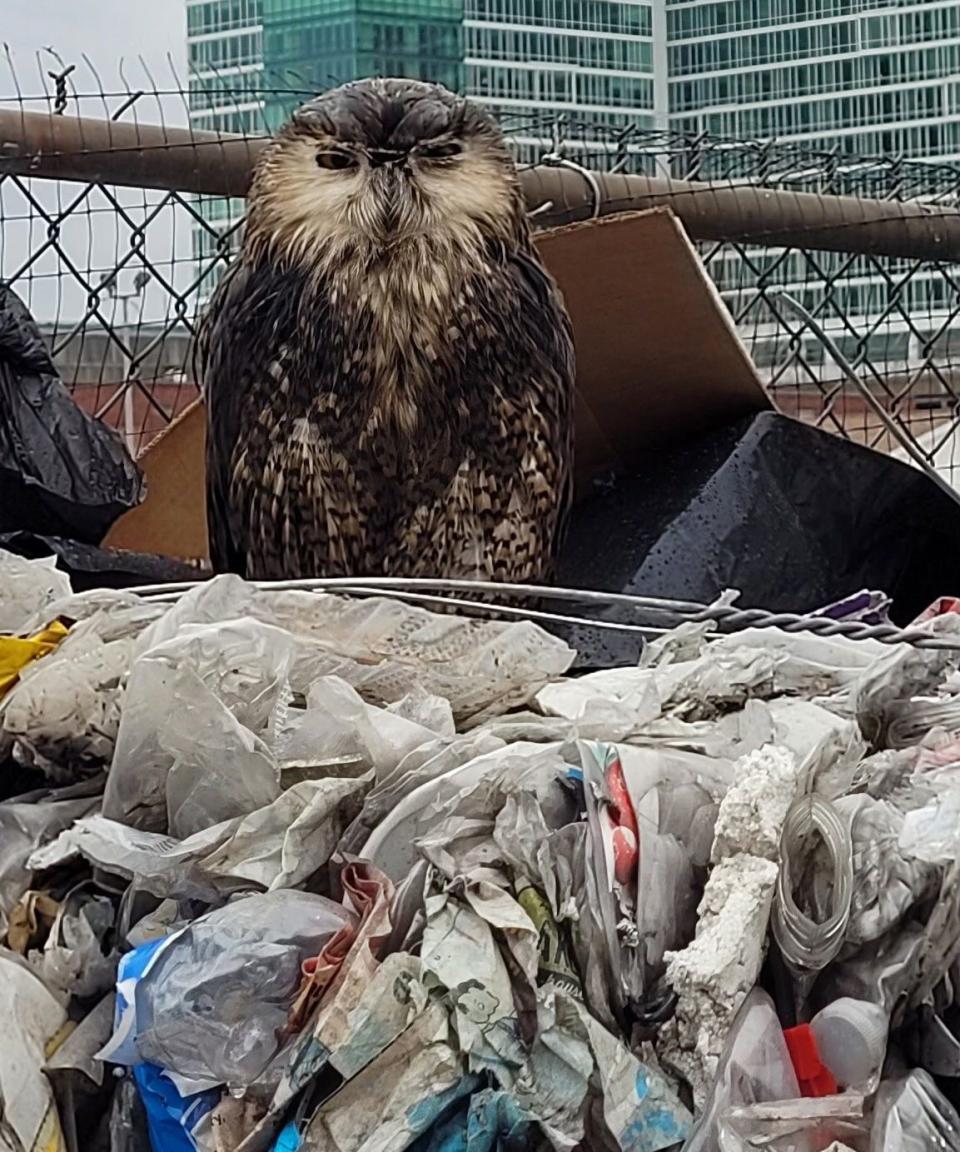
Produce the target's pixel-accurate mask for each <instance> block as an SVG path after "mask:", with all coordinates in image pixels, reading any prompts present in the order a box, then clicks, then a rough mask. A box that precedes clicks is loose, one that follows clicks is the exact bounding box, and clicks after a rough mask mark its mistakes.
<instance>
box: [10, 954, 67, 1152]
mask: <svg viewBox="0 0 960 1152" xmlns="http://www.w3.org/2000/svg"><path fill="white" fill-rule="evenodd" d="M0 1019H2V1020H3V1045H2V1047H0V1115H2V1118H3V1119H2V1125H0V1147H2V1148H3V1149H4V1152H7V1150H8V1149H9V1152H21V1150H24V1149H25V1150H28V1152H33V1150H34V1149H36V1150H42V1152H65V1145H64V1140H63V1132H62V1130H61V1127H60V1121H59V1117H58V1115H57V1110H56V1107H55V1106H54V1100H53V1092H52V1090H51V1087H50V1084H49V1082H48V1080H47V1078H46V1077H45V1076H44V1074H43V1072H42V1071H41V1069H42V1068H43V1065H44V1063H45V1056H46V1049H47V1048H48V1046H50V1045H51V1044H52V1045H53V1046H54V1047H55V1046H56V1045H55V1039H54V1038H55V1037H57V1036H58V1034H59V1033H60V1031H61V1029H62V1028H63V1026H64V1024H65V1023H66V1020H67V1013H66V1010H65V1008H64V1007H63V1005H62V1004H61V1003H60V1001H59V1000H57V999H56V997H54V996H53V995H52V994H51V992H50V991H49V989H47V988H46V987H45V986H44V984H43V982H42V981H41V980H40V979H39V978H38V977H37V976H36V975H35V974H34V973H33V972H32V971H31V970H30V969H29V968H28V967H27V965H26V963H25V962H24V961H22V960H21V959H20V958H19V957H18V956H15V955H14V954H13V953H12V952H7V951H5V950H0Z"/></svg>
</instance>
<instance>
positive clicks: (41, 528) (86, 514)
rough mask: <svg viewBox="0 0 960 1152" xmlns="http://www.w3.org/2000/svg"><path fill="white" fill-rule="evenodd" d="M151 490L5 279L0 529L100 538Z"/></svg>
mask: <svg viewBox="0 0 960 1152" xmlns="http://www.w3.org/2000/svg"><path fill="white" fill-rule="evenodd" d="M144 491H145V486H144V483H143V478H142V476H141V474H140V470H139V469H138V468H137V466H136V464H134V462H133V460H132V459H131V457H130V454H129V452H128V451H127V449H126V447H125V446H124V444H123V441H122V440H121V439H120V437H119V436H118V435H117V433H116V432H114V431H113V429H111V428H108V427H107V425H106V424H104V423H103V422H102V421H101V420H97V419H95V418H94V417H93V416H91V415H90V414H89V413H87V412H84V410H83V409H82V408H81V407H80V406H79V405H78V404H76V403H75V402H74V401H73V399H72V398H71V396H70V394H69V392H68V391H67V389H66V388H65V387H64V385H63V383H62V382H61V380H60V377H59V376H58V374H57V369H56V367H55V366H54V363H53V359H52V357H51V355H50V350H49V349H48V348H47V346H46V344H45V343H44V340H43V337H42V336H41V334H40V329H39V328H38V327H37V324H36V321H35V320H34V319H33V317H32V316H31V315H30V313H29V311H28V310H27V308H26V306H25V305H24V304H23V302H22V301H21V300H20V299H19V298H18V297H17V296H16V295H15V294H14V292H13V291H12V290H11V289H10V288H9V287H7V286H6V285H4V284H0V531H4V532H8V531H16V530H17V529H20V528H27V529H30V531H32V532H38V533H47V534H49V535H53V536H67V537H70V538H72V539H74V540H82V541H84V542H86V543H88V544H98V543H99V542H100V541H101V540H102V539H103V537H104V536H105V535H106V532H107V529H108V528H109V527H110V525H111V524H112V523H113V522H114V520H116V519H117V518H118V517H119V516H121V515H122V514H123V513H124V512H126V511H128V510H129V509H130V508H134V507H136V505H137V504H139V503H140V501H141V500H142V499H143V496H144Z"/></svg>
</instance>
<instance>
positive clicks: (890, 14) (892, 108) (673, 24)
mask: <svg viewBox="0 0 960 1152" xmlns="http://www.w3.org/2000/svg"><path fill="white" fill-rule="evenodd" d="M666 6H667V42H668V48H667V55H668V61H669V106H670V114H671V123H672V126H673V127H675V128H678V129H681V130H684V131H689V132H691V133H699V132H707V133H710V134H711V135H715V136H721V137H726V138H738V139H770V138H772V137H776V138H778V139H782V138H785V137H789V138H791V139H795V140H802V141H810V142H811V143H816V145H817V146H818V147H827V148H833V147H836V148H837V149H838V151H839V152H841V153H848V154H856V155H860V156H871V155H881V154H883V155H903V156H908V157H911V158H916V159H923V158H932V157H937V158H950V159H956V158H958V157H960V4H957V2H956V0H947V2H944V0H927V2H918V0H899V2H898V0H888V2H887V3H871V2H869V0H719V2H718V0H709V2H707V3H704V2H702V0H666Z"/></svg>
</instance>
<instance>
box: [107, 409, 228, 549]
mask: <svg viewBox="0 0 960 1152" xmlns="http://www.w3.org/2000/svg"><path fill="white" fill-rule="evenodd" d="M206 432H207V423H206V412H205V411H204V407H203V403H202V401H200V400H196V401H194V403H193V404H191V405H190V407H189V408H186V409H185V410H184V411H183V412H181V413H180V415H179V416H178V417H177V419H176V420H174V421H173V422H172V423H171V424H170V425H169V427H167V428H165V429H164V430H163V432H161V433H160V435H159V436H158V437H157V438H156V440H154V441H153V442H152V443H151V444H148V445H147V447H146V449H145V450H144V451H143V453H142V454H141V456H140V460H139V463H140V467H141V468H142V469H143V475H144V477H145V479H146V481H147V498H146V500H144V502H143V503H142V504H141V505H140V506H139V507H137V508H133V509H131V510H130V511H129V512H127V513H126V514H125V515H123V516H121V517H120V519H119V520H118V521H117V522H116V523H115V524H114V525H113V527H112V528H111V529H110V531H109V532H108V533H107V537H106V539H105V540H104V542H103V543H104V545H105V546H106V547H107V548H128V549H130V551H131V552H147V553H151V554H153V555H156V556H175V557H177V558H179V559H182V560H203V559H206V557H207V507H206V504H207V500H206V490H205V480H204V472H205V468H204V460H205V457H206V448H205V445H206Z"/></svg>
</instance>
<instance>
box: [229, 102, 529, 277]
mask: <svg viewBox="0 0 960 1152" xmlns="http://www.w3.org/2000/svg"><path fill="white" fill-rule="evenodd" d="M523 220H524V208H523V198H522V194H521V191H520V185H519V181H518V179H517V173H516V168H515V166H514V163H513V159H512V157H511V155H510V153H509V151H508V149H507V147H506V144H505V143H504V139H503V136H502V134H501V132H500V129H499V127H498V126H497V124H496V122H495V121H494V120H493V119H492V118H491V117H490V116H488V115H487V114H486V113H485V112H483V111H482V110H481V109H480V108H478V107H477V106H476V105H475V104H472V103H470V102H469V101H468V100H464V99H462V98H461V97H459V96H456V95H454V94H453V93H452V92H449V91H447V89H445V88H442V87H440V86H439V85H435V84H424V83H421V82H419V81H416V80H360V81H356V82H355V83H351V84H345V85H343V86H342V87H340V88H335V89H333V90H331V91H329V92H326V93H324V95H322V96H319V97H318V98H317V99H315V100H312V101H310V103H308V104H305V105H304V106H303V107H302V108H300V109H299V110H298V111H297V112H295V113H294V115H293V117H292V118H291V120H290V121H289V122H288V123H287V124H286V125H284V127H283V128H282V129H281V130H280V132H279V133H278V134H277V136H276V138H275V140H274V141H273V143H272V144H271V145H270V147H269V148H267V149H266V150H265V152H264V153H263V155H262V156H261V158H260V161H259V163H258V164H257V168H256V171H255V173H254V178H253V183H252V186H251V191H250V213H249V216H248V225H247V228H248V233H247V234H248V237H249V238H250V243H252V244H254V245H256V246H258V247H261V248H264V249H266V250H268V251H271V252H272V253H273V254H274V255H277V256H281V257H282V258H284V259H285V260H290V261H294V262H299V263H302V264H306V265H312V264H314V263H316V262H318V261H321V262H322V261H323V260H324V259H325V258H336V254H337V253H342V252H343V251H344V250H345V249H350V248H359V249H360V250H361V251H371V250H373V251H375V250H381V251H382V250H389V249H390V248H391V247H392V246H394V245H396V244H399V243H402V242H403V241H405V240H409V239H414V238H421V239H422V238H433V239H436V240H438V241H439V242H441V243H446V244H457V245H460V246H465V247H478V246H480V245H482V244H484V243H489V242H491V241H493V242H502V243H508V242H509V241H510V239H511V238H512V237H515V236H516V234H517V231H518V229H519V228H521V227H523Z"/></svg>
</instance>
